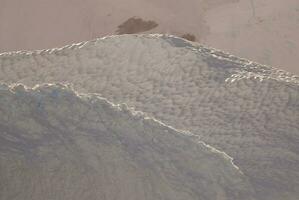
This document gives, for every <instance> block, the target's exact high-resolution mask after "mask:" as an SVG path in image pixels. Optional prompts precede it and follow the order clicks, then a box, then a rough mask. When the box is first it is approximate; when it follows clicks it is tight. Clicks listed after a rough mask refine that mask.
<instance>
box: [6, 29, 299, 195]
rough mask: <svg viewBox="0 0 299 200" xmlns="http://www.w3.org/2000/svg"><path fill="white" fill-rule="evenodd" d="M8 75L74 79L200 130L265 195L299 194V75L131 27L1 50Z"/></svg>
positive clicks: (9, 78)
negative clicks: (48, 45)
mask: <svg viewBox="0 0 299 200" xmlns="http://www.w3.org/2000/svg"><path fill="white" fill-rule="evenodd" d="M0 69H1V73H0V80H1V81H4V82H7V83H15V82H19V83H24V84H26V85H29V86H34V85H35V84H39V83H44V82H69V83H72V84H73V86H74V88H75V89H76V90H78V91H80V92H96V93H100V94H101V95H103V96H104V97H105V98H108V100H110V101H112V102H115V103H127V104H128V105H129V106H133V107H135V108H136V110H140V111H144V112H146V113H147V114H148V115H150V116H154V117H156V118H157V119H159V120H161V121H163V122H165V123H166V124H169V125H171V126H174V127H175V128H179V129H184V130H190V131H192V132H193V133H194V134H197V135H199V136H200V137H201V139H202V140H203V141H205V142H207V143H208V144H210V145H212V146H214V147H216V148H218V149H220V150H222V151H224V152H226V153H227V154H228V155H230V156H232V157H233V158H234V162H235V164H236V165H237V166H239V167H240V169H241V171H243V173H244V174H245V175H246V176H248V177H249V179H250V181H251V184H253V186H254V188H255V190H256V192H257V194H258V196H259V197H260V199H263V200H264V199H267V200H268V199H269V200H270V199H271V200H274V199H275V200H285V199H288V200H296V199H297V197H298V196H299V187H298V186H299V171H298V165H299V146H298V142H299V124H298V122H299V105H298V102H299V86H298V84H299V79H298V76H295V75H293V74H290V73H287V72H284V71H281V70H277V69H274V68H271V67H267V66H262V65H259V64H256V63H254V62H251V61H248V60H242V59H239V58H237V57H234V56H231V55H228V54H225V53H223V52H219V51H215V50H213V49H208V48H205V47H203V46H199V45H197V44H196V43H190V42H187V41H186V40H182V39H180V38H176V37H170V36H162V35H144V36H142V35H123V36H114V37H108V38H103V39H98V40H95V41H91V42H83V43H80V44H76V45H69V46H65V47H63V48H61V49H52V50H51V49H50V50H44V51H35V52H15V53H9V54H2V55H0Z"/></svg>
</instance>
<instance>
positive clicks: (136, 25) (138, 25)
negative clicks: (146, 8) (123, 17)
mask: <svg viewBox="0 0 299 200" xmlns="http://www.w3.org/2000/svg"><path fill="white" fill-rule="evenodd" d="M157 26H158V24H157V23H156V22H155V21H152V20H149V21H145V20H143V19H141V18H137V17H131V18H129V19H128V20H127V21H125V22H124V23H122V24H121V25H119V26H118V30H117V31H116V33H117V34H134V33H141V32H145V31H149V30H151V29H154V28H156V27H157Z"/></svg>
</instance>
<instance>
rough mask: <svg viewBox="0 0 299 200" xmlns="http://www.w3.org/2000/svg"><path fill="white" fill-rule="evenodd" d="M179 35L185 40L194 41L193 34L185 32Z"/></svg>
mask: <svg viewBox="0 0 299 200" xmlns="http://www.w3.org/2000/svg"><path fill="white" fill-rule="evenodd" d="M181 37H182V38H185V39H186V40H189V41H192V42H195V41H196V37H195V35H192V34H190V33H186V34H184V35H182V36H181Z"/></svg>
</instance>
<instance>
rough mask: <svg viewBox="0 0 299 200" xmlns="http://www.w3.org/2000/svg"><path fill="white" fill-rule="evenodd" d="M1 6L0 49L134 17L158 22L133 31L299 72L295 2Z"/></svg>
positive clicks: (38, 45)
mask: <svg viewBox="0 0 299 200" xmlns="http://www.w3.org/2000/svg"><path fill="white" fill-rule="evenodd" d="M0 5H1V6H0V52H4V51H13V50H23V49H26V50H33V49H45V48H53V47H59V46H63V45H66V44H69V43H73V42H80V41H83V40H90V39H93V38H96V37H102V36H105V35H111V34H117V33H119V32H120V31H118V30H119V26H121V25H122V24H124V23H125V22H126V21H127V20H129V19H132V18H133V17H136V18H140V19H142V20H143V21H144V23H146V22H148V21H153V22H155V23H157V24H158V26H147V27H151V28H152V29H150V30H148V29H144V27H146V26H145V25H144V24H143V25H142V24H141V23H139V25H138V23H137V25H136V26H139V27H137V28H136V27H134V26H133V27H134V28H131V29H132V30H134V31H135V32H136V30H137V32H142V30H143V31H144V32H145V33H169V34H174V35H178V36H182V35H184V34H192V35H193V36H194V37H195V39H196V41H199V42H202V43H204V44H206V45H209V46H212V47H215V48H218V49H222V50H225V51H229V52H231V53H233V54H235V55H237V56H241V57H245V58H249V59H251V60H254V61H258V62H260V63H262V64H267V65H272V66H274V67H279V68H282V69H285V70H288V71H290V72H294V73H297V74H299V67H298V64H297V62H298V57H299V51H298V46H299V36H298V35H299V34H298V33H299V25H298V24H299V22H298V21H299V2H298V1H297V0H284V1H280V0H263V1H257V0H189V1H188V2H185V1H171V0H167V1H159V0H151V1H148V0H113V1H111V0H85V1H80V0H52V1H47V0H26V1H19V0H0ZM140 24H141V25H140ZM194 37H191V38H194ZM189 38H190V37H189Z"/></svg>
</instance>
